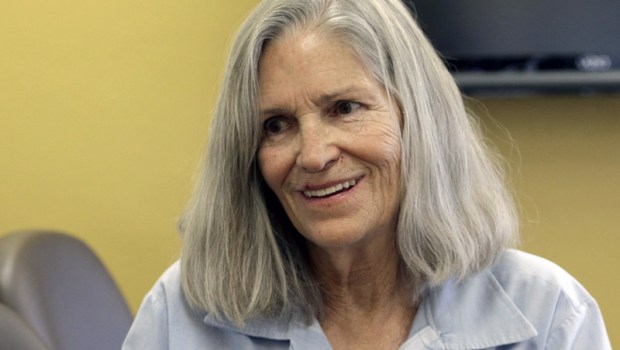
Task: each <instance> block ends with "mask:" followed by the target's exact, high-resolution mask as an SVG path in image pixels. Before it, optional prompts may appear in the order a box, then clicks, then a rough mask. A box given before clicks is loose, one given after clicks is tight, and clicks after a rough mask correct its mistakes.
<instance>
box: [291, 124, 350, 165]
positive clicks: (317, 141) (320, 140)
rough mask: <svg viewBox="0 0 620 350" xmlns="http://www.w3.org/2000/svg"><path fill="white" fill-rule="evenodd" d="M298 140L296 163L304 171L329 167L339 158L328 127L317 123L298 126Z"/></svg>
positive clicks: (338, 151)
mask: <svg viewBox="0 0 620 350" xmlns="http://www.w3.org/2000/svg"><path fill="white" fill-rule="evenodd" d="M299 137H300V140H299V141H300V142H299V145H300V146H299V151H298V154H297V160H296V164H297V166H299V167H301V168H302V169H303V170H304V171H306V172H310V173H315V172H320V171H323V170H327V169H329V168H330V167H331V166H332V165H333V164H335V163H336V161H337V160H338V158H340V149H339V148H338V147H337V146H336V145H335V144H334V142H333V140H332V138H333V135H332V134H331V133H330V131H329V130H328V127H327V126H325V125H321V123H320V122H318V123H308V124H304V125H301V126H300V133H299Z"/></svg>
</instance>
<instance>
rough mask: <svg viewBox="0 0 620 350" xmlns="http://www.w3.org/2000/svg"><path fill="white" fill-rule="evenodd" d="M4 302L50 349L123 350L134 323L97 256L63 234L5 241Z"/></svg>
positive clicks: (0, 276)
mask: <svg viewBox="0 0 620 350" xmlns="http://www.w3.org/2000/svg"><path fill="white" fill-rule="evenodd" d="M0 302H1V303H3V304H5V305H6V306H7V307H9V308H11V309H12V310H13V311H14V312H15V313H17V314H18V315H19V316H20V317H21V318H22V319H23V320H24V321H25V322H26V323H27V324H29V325H30V326H31V327H32V328H33V329H34V330H35V331H36V332H37V333H38V335H39V336H40V337H41V339H42V340H43V342H44V343H45V344H46V345H47V347H48V348H49V349H50V350H110V349H120V348H121V345H122V342H123V339H124V338H125V336H126V334H127V332H128V330H129V327H130V325H131V322H132V316H131V313H130V311H129V308H128V307H127V304H126V302H125V300H124V298H123V296H122V295H121V293H120V291H119V290H118V288H117V286H116V284H115V283H114V281H113V280H112V278H111V276H110V274H109V273H108V272H107V270H106V269H105V267H104V266H103V264H102V263H101V261H100V260H99V259H98V258H97V256H96V255H95V254H94V253H93V251H92V250H90V249H89V248H88V247H87V246H86V245H85V244H84V243H82V242H81V241H80V240H78V239H76V238H73V237H71V236H69V235H66V234H62V233H57V232H46V231H28V232H15V233H11V234H8V235H5V236H2V237H0Z"/></svg>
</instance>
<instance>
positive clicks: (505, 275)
mask: <svg viewBox="0 0 620 350" xmlns="http://www.w3.org/2000/svg"><path fill="white" fill-rule="evenodd" d="M182 229H183V238H184V248H183V252H182V255H181V260H180V263H177V264H175V265H173V266H172V267H171V268H170V269H169V270H168V271H167V272H165V273H164V275H163V276H162V277H161V279H160V280H159V281H158V282H157V284H156V285H155V287H154V288H153V289H152V291H151V292H150V293H149V294H148V295H147V297H146V298H145V300H144V302H143V305H142V307H141V309H140V311H139V312H138V315H137V317H136V320H135V323H134V325H133V327H132V329H131V331H130V333H129V335H128V337H127V339H126V341H125V344H124V347H123V349H126V350H129V349H140V350H142V349H149V350H152V349H184V350H191V349H296V350H300V349H399V348H400V349H499V348H501V349H569V348H570V349H608V348H610V345H609V341H608V339H607V335H606V332H605V327H604V324H603V320H602V317H601V314H600V311H599V309H598V307H597V305H596V303H595V301H594V300H593V299H592V297H591V296H590V295H589V294H588V293H587V292H586V291H585V290H584V289H583V287H581V286H580V285H579V284H578V283H577V282H576V281H575V280H574V279H573V278H571V277H570V276H569V275H568V274H567V273H565V272H564V271H562V270H561V269H560V268H558V267H557V266H555V265H553V264H552V263H550V262H548V261H545V260H543V259H541V258H537V257H534V256H531V255H527V254H525V253H522V252H518V251H515V250H509V249H508V247H510V246H511V245H513V244H514V243H515V241H516V236H517V219H516V217H515V210H514V206H513V203H512V202H511V198H510V195H509V194H508V191H507V190H506V188H505V187H504V184H503V180H502V175H501V173H500V172H499V171H498V168H497V167H496V166H495V165H494V163H493V162H492V161H491V160H490V153H489V152H488V151H487V150H486V149H485V146H484V145H483V143H482V141H481V137H480V136H479V134H478V131H477V129H476V127H475V125H474V123H473V122H472V121H471V120H470V119H469V117H468V116H467V114H466V112H465V110H464V107H463V103H462V98H461V96H460V94H459V91H458V89H457V87H456V86H455V84H454V82H453V80H452V78H451V76H450V74H449V73H448V72H447V71H446V69H445V68H444V65H443V63H442V61H441V60H440V59H439V58H438V56H437V55H436V54H435V52H434V51H433V48H432V47H431V45H430V44H429V43H428V41H427V40H426V39H425V37H424V35H423V34H422V32H421V31H420V29H419V28H418V27H417V26H416V24H415V23H414V21H413V19H412V18H411V17H410V16H409V14H408V11H407V9H406V8H405V7H404V6H403V4H402V3H401V2H400V1H398V0H364V1H360V0H267V1H264V2H262V3H261V4H260V5H259V6H258V7H257V8H256V10H255V11H254V12H253V13H252V14H251V15H250V17H249V18H248V19H247V21H246V22H245V24H244V25H243V27H242V28H241V30H240V32H239V34H238V36H237V39H236V41H235V43H234V46H233V48H232V52H231V54H230V60H229V63H228V67H227V71H226V75H225V78H224V82H223V86H222V90H221V94H220V97H219V100H218V103H217V108H216V111H215V115H214V116H213V124H212V127H211V137H210V139H209V147H208V153H207V156H206V160H205V164H204V170H203V173H202V176H201V177H200V179H199V183H198V186H197V187H196V192H195V196H194V199H193V201H192V202H191V203H190V206H189V209H188V210H187V213H186V216H185V217H184V219H183V223H182Z"/></svg>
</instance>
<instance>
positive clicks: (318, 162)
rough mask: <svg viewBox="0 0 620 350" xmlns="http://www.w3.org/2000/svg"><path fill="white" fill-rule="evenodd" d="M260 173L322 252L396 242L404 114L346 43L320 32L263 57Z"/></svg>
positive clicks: (285, 42)
mask: <svg viewBox="0 0 620 350" xmlns="http://www.w3.org/2000/svg"><path fill="white" fill-rule="evenodd" d="M259 74H260V75H259V85H260V96H259V97H260V111H261V113H260V120H261V123H262V128H263V140H262V142H261V145H260V148H259V152H258V161H259V166H260V171H261V173H262V175H263V177H264V179H265V181H266V182H267V184H268V185H269V187H270V188H271V190H272V191H273V192H274V193H275V194H276V196H277V197H278V199H279V200H280V202H281V203H282V206H283V207H284V209H285V211H286V213H287V214H288V217H289V218H290V220H291V222H292V223H293V225H295V227H296V228H297V230H298V231H299V232H300V233H301V234H302V235H303V236H304V237H305V238H306V239H307V240H308V241H310V242H311V243H313V244H314V245H316V246H318V247H320V248H323V249H341V248H348V247H355V246H359V245H368V244H372V243H373V242H377V239H380V238H379V237H382V238H383V239H385V237H386V235H390V236H389V237H392V235H393V234H394V231H395V225H396V218H397V215H398V206H399V171H400V151H401V148H400V147H401V142H400V135H401V129H400V115H399V112H398V107H397V105H396V104H395V103H394V102H393V101H391V100H390V99H388V96H387V94H386V92H385V89H384V88H383V87H382V86H381V84H379V83H378V82H377V81H376V80H375V79H374V78H373V76H372V75H371V73H370V72H368V71H367V70H366V68H365V67H364V66H363V65H362V63H361V62H360V61H359V60H358V59H357V58H356V56H355V55H354V54H353V52H352V51H351V50H350V49H349V48H348V47H347V46H346V45H344V44H342V43H341V42H340V41H338V40H334V39H333V38H330V37H329V36H322V35H317V34H314V33H312V32H310V33H308V32H303V33H297V34H294V35H288V36H284V37H282V38H279V39H277V40H275V41H273V42H271V43H270V44H269V45H268V46H267V48H266V49H265V51H264V53H263V55H262V57H261V61H260V71H259Z"/></svg>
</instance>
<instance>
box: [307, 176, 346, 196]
mask: <svg viewBox="0 0 620 350" xmlns="http://www.w3.org/2000/svg"><path fill="white" fill-rule="evenodd" d="M355 183H356V182H355V180H349V181H345V182H343V183H341V184H337V185H335V186H332V187H328V188H324V189H321V190H316V191H304V195H305V196H306V197H310V198H317V197H325V196H329V195H330V194H334V193H336V192H339V191H342V190H343V189H347V188H349V187H353V186H355Z"/></svg>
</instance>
